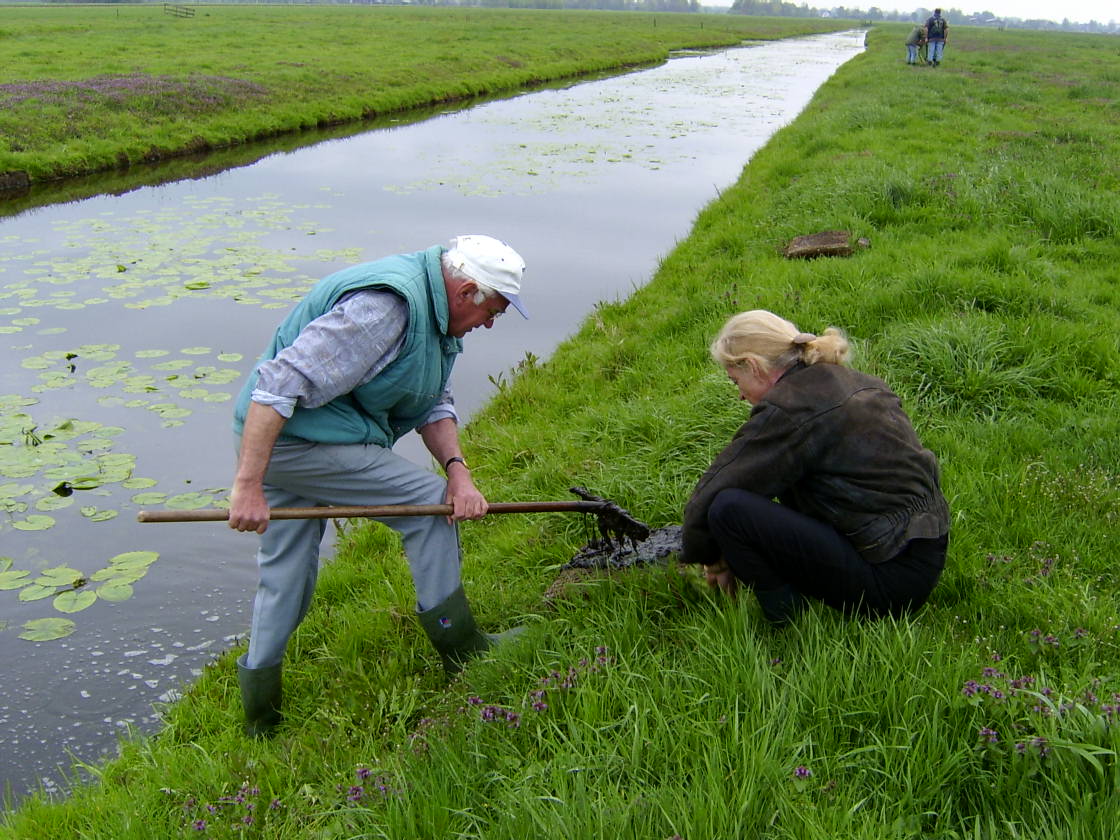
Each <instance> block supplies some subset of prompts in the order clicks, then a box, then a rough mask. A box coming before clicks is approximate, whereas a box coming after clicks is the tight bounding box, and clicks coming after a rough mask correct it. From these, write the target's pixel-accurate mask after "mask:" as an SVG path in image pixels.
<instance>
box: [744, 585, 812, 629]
mask: <svg viewBox="0 0 1120 840" xmlns="http://www.w3.org/2000/svg"><path fill="white" fill-rule="evenodd" d="M754 597H755V598H757V599H758V605H759V606H760V607H762V614H763V615H764V616H765V617H766V620H767V621H769V622H770V623H771V624H773V625H774V626H775V627H783V626H785V625H786V624H789V623H790V621H792V620H793V618H794V616H796V615H797V614H798V613H799V612H801V611H802V610H803V609H805V607H806V605H807V601H806V600H805V596H804V595H802V594H801V593H800V592H798V591H797V590H796V589H794V588H793V587H792V586H789V585H788V584H787V585H786V586H782V587H779V588H778V589H770V590H767V591H765V592H760V591H759V590H757V589H756V590H755V592H754Z"/></svg>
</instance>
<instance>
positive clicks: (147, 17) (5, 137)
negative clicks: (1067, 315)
mask: <svg viewBox="0 0 1120 840" xmlns="http://www.w3.org/2000/svg"><path fill="white" fill-rule="evenodd" d="M195 8H196V9H197V14H196V15H195V16H194V17H191V18H176V17H172V16H170V15H168V14H165V13H164V10H163V7H162V6H161V5H154V4H153V5H136V6H129V5H117V4H113V5H94V6H61V5H59V6H56V5H50V6H9V7H4V11H3V16H2V18H0V21H2V22H0V46H2V48H3V55H4V56H5V57H6V58H7V59H8V60H6V61H4V62H3V67H0V175H3V173H10V172H22V173H26V177H27V179H29V180H30V181H31V182H39V181H43V180H48V179H52V178H60V177H66V176H73V175H80V174H85V173H89V172H94V171H98V170H103V169H110V168H122V167H127V166H129V165H131V164H135V163H137V162H141V161H154V160H161V159H165V158H167V157H171V156H175V155H179V154H185V153H193V152H199V151H205V150H209V149H214V148H222V147H226V146H229V145H231V144H237V143H242V142H245V141H249V140H254V139H261V138H264V137H271V136H275V135H277V134H282V133H285V132H290V131H297V130H299V129H304V128H310V127H314V126H324V125H333V124H338V123H345V122H350V121H353V120H362V119H368V118H371V117H374V116H377V115H381V114H385V113H389V112H393V111H401V110H404V109H409V108H415V107H418V106H423V105H430V104H432V103H437V102H451V101H456V100H460V99H465V98H469V97H473V96H478V95H481V94H487V93H495V92H501V91H509V90H515V89H517V88H519V87H522V86H525V85H532V84H536V83H540V82H544V81H548V80H554V79H562V78H566V77H571V76H578V75H583V74H586V73H592V72H596V71H601V70H615V69H618V68H622V67H628V66H635V65H641V64H649V63H652V62H657V61H661V60H663V59H665V57H666V56H667V55H668V53H669V51H670V50H674V49H682V48H695V47H715V46H727V45H730V44H737V43H739V42H740V41H742V40H745V39H771V38H780V37H787V36H790V35H801V34H807V33H811V32H825V31H830V30H835V29H841V28H846V27H848V26H850V25H851V24H850V22H842V21H822V20H797V19H788V20H782V19H777V18H775V19H758V18H746V17H742V16H731V15H718V16H717V15H684V14H656V15H654V14H630V13H612V12H552V11H513V10H508V9H469V8H423V7H415V8H411V7H401V6H388V7H385V6H381V7H377V6H374V7H371V6H320V7H314V6H277V5H269V6H234V5H216V6H196V7H195ZM0 180H2V179H0ZM22 180H23V179H22V177H21V178H18V179H17V178H13V179H11V183H12V184H17V183H20V182H22ZM0 194H2V193H0Z"/></svg>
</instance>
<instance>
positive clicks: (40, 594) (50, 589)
mask: <svg viewBox="0 0 1120 840" xmlns="http://www.w3.org/2000/svg"><path fill="white" fill-rule="evenodd" d="M57 591H58V587H57V586H43V585H42V584H38V583H29V584H28V585H27V586H25V587H24V588H23V589H21V590H20V591H19V599H20V600H21V601H40V600H42V599H43V598H49V597H51V596H52V595H53V594H54V593H56V592H57Z"/></svg>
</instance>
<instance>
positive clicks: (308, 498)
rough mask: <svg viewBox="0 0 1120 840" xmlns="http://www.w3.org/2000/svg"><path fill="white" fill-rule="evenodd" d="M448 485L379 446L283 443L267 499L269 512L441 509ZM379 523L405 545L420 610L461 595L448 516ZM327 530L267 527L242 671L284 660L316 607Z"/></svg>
mask: <svg viewBox="0 0 1120 840" xmlns="http://www.w3.org/2000/svg"><path fill="white" fill-rule="evenodd" d="M446 486H447V484H446V482H445V481H444V480H443V478H441V477H440V476H438V475H436V474H434V473H432V472H430V471H428V470H426V469H424V468H422V467H419V466H417V465H416V464H413V463H412V462H411V461H409V460H407V459H405V458H402V457H400V456H399V455H395V454H394V453H393V452H392V450H389V449H385V448H384V447H381V446H374V445H360V444H359V445H346V446H333V445H328V444H317V443H304V442H294V441H286V440H281V441H280V442H278V443H277V444H276V446H275V447H274V448H273V450H272V459H271V461H270V462H269V466H268V472H267V473H266V474H265V481H264V493H265V498H267V499H268V503H269V505H270V506H272V507H311V506H316V505H395V504H410V505H411V504H416V505H422V504H442V503H443V499H444V492H445V489H446ZM378 521H380V522H383V523H385V524H386V525H388V526H389V527H390V528H392V529H393V530H395V531H397V532H398V533H399V534H400V535H401V537H402V539H403V541H404V550H405V554H406V555H407V557H408V566H409V570H410V571H411V573H412V581H413V585H414V586H415V587H416V600H417V604H416V608H417V610H425V609H429V608H431V607H434V606H436V605H437V604H440V603H442V602H443V601H444V600H445V599H446V598H447V597H448V596H449V595H451V594H452V593H453V592H454V591H455V590H456V589H457V588H458V586H459V582H460V578H459V574H460V571H459V570H460V563H461V558H460V553H459V532H458V529H457V527H456V526H455V525H453V524H449V523H448V522H447V519H446V517H443V516H393V517H386V518H383V519H379V520H378ZM325 531H326V520H323V519H290V520H277V521H274V522H271V523H269V526H268V529H267V530H266V531H265V532H264V534H262V535H261V538H260V549H259V551H258V552H257V565H258V567H259V570H260V579H259V582H258V584H257V594H256V598H255V600H254V601H253V621H252V626H251V628H250V631H249V652H248V653H247V654H246V655H245V661H244V665H245V667H247V668H267V667H269V666H271V665H276V664H278V663H279V662H280V661H281V660H282V659H283V658H284V650H285V648H286V647H287V645H288V638H289V637H290V636H291V635H292V633H293V632H294V631H295V629H296V627H297V626H298V625H299V623H300V622H301V621H302V620H303V617H304V616H305V615H306V614H307V609H308V607H309V606H310V605H311V596H312V593H313V592H314V590H315V581H316V579H317V577H318V572H319V544H320V542H321V541H322V539H323V534H324V533H325Z"/></svg>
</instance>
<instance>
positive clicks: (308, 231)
mask: <svg viewBox="0 0 1120 840" xmlns="http://www.w3.org/2000/svg"><path fill="white" fill-rule="evenodd" d="M862 41H863V34H862V33H859V32H853V33H840V34H834V35H827V36H816V37H813V38H806V39H798V40H794V41H786V42H780V43H776V44H769V45H766V46H761V47H754V48H750V49H739V50H730V51H727V52H723V53H718V54H714V55H709V56H702V57H701V56H696V57H687V58H679V59H675V60H673V61H670V62H668V63H667V64H666V65H664V66H661V67H657V68H654V69H651V70H646V71H642V72H637V73H632V74H628V75H626V76H621V77H616V78H611V79H605V80H599V81H595V82H592V83H583V84H576V85H572V86H570V87H566V88H563V89H554V90H548V91H543V92H535V93H532V94H526V95H522V96H517V97H514V98H511V99H508V100H501V101H494V102H490V103H487V104H484V105H480V106H477V107H474V108H470V109H467V110H462V111H458V112H449V113H443V114H441V115H439V116H436V117H434V118H432V119H430V120H427V121H425V122H422V123H418V124H413V125H401V126H397V127H393V128H388V129H385V130H379V131H374V132H366V133H362V134H358V135H356V136H352V137H346V138H338V139H332V140H329V141H327V142H323V143H319V144H318V145H315V146H313V147H310V148H305V149H300V150H294V151H291V152H283V153H276V154H272V155H270V156H268V157H266V158H264V159H263V160H260V161H258V162H256V163H253V164H252V165H248V166H241V167H240V168H237V169H234V170H230V171H227V172H222V173H218V174H215V175H213V176H210V177H207V178H204V179H198V180H188V181H181V182H176V183H171V184H166V185H162V186H157V187H150V188H143V189H137V190H134V191H131V192H128V193H127V194H124V195H120V196H104V197H96V198H90V199H87V200H83V201H79V202H74V203H70V204H64V205H57V206H50V207H42V208H39V209H36V210H33V211H28V212H24V213H21V214H19V215H16V216H14V217H12V218H9V219H6V220H3V221H0V249H2V250H0V342H2V345H3V346H4V347H5V348H6V349H5V356H6V358H8V359H9V360H10V363H9V364H8V365H5V366H4V367H3V369H0V417H4V418H7V420H6V421H5V422H7V421H10V420H11V418H12V417H14V416H16V415H18V414H26V415H27V417H28V418H30V420H28V421H25V423H33V424H35V426H36V427H37V428H39V429H45V428H56V427H57V425H58V424H59V423H60V422H62V421H65V420H67V419H70V418H75V419H78V420H80V421H83V422H85V423H89V424H94V426H96V427H97V428H96V429H93V430H92V431H90V432H88V433H87V434H86V435H85V436H84V437H79V438H75V439H73V440H70V441H66V442H62V443H60V444H59V446H61V447H62V449H59V450H57V451H56V453H55V454H56V456H57V457H59V458H62V457H65V458H68V459H71V461H67V464H71V463H72V459H75V458H77V459H85V460H82V461H81V463H82V464H83V465H86V464H97V463H100V462H98V461H97V459H98V458H99V457H101V456H102V455H104V454H106V453H111V454H115V455H124V456H128V457H130V458H133V459H134V462H132V463H131V469H130V475H131V476H132V479H130V480H143V479H147V480H149V481H150V482H151V484H150V486H144V487H140V486H127V485H126V483H125V482H124V481H120V480H117V481H110V482H107V483H105V484H102V485H99V486H95V487H93V488H91V489H88V490H84V491H79V492H76V493H75V494H74V495H75V496H77V497H79V498H78V499H77V500H76V502H75V504H73V505H70V506H68V507H61V508H58V509H53V508H51V509H50V510H49V516H50V517H51V518H53V519H54V520H55V525H54V526H53V527H50V528H47V529H45V530H21V529H19V528H16V527H14V525H13V523H15V522H18V521H20V520H21V517H22V518H24V519H26V517H27V516H29V515H36V513H35V511H36V505H37V504H39V502H40V501H41V500H42V499H44V498H46V494H47V493H48V492H49V487H48V485H50V482H51V481H52V476H53V475H57V474H58V473H52V472H51V470H50V469H38V470H37V471H34V472H32V473H30V474H28V473H27V472H26V470H27V469H28V468H26V466H25V465H24V466H23V467H16V468H13V469H15V470H16V471H17V472H19V470H20V469H22V470H23V473H22V475H18V476H13V475H11V474H10V473H9V472H4V473H2V474H0V502H6V504H5V507H6V509H7V510H8V515H7V517H5V518H3V519H0V541H2V545H3V549H2V555H3V556H4V557H7V558H10V559H11V564H10V565H11V566H12V568H17V569H22V570H29V571H30V572H31V573H32V574H38V573H40V572H41V571H42V570H44V569H47V568H52V567H56V566H59V565H60V564H65V565H66V566H68V567H73V568H75V569H78V570H79V571H81V572H82V573H83V574H86V575H88V574H90V573H91V572H92V571H93V570H96V569H98V568H100V567H102V566H104V565H105V564H106V562H107V561H109V559H110V558H112V557H113V556H115V555H117V554H119V553H121V552H126V551H134V550H148V551H154V552H158V553H159V560H158V561H157V562H156V563H155V564H153V565H152V566H151V569H150V571H149V572H148V574H147V575H146V576H144V577H143V578H142V579H139V580H137V581H135V582H134V584H133V587H134V595H133V597H132V598H131V599H129V600H127V601H124V602H121V603H109V602H103V601H101V600H98V601H97V603H95V604H93V605H92V606H90V607H89V608H88V609H86V610H84V611H82V612H80V613H77V614H75V615H74V616H73V620H74V622H75V625H76V629H75V632H74V633H73V634H72V635H70V636H68V637H67V638H65V639H62V640H59V641H54V642H29V641H25V640H23V639H20V638H19V637H18V634H19V633H20V630H21V628H22V627H23V626H25V623H26V622H27V621H29V620H33V619H36V618H40V617H44V616H50V615H52V614H54V615H57V613H56V612H54V611H53V610H52V606H51V604H52V602H51V600H50V599H42V600H37V601H31V602H24V601H19V600H18V599H17V597H16V595H17V591H16V590H0V624H3V625H4V629H3V631H2V632H0V656H2V657H3V658H4V661H5V662H6V663H8V664H7V668H6V679H5V680H4V684H3V686H0V775H2V777H3V779H4V780H5V782H6V783H8V784H10V785H11V786H12V788H13V790H14V791H15V792H16V793H19V792H20V791H22V790H24V789H26V788H27V787H28V786H29V785H34V784H36V783H37V782H38V781H39V780H41V779H57V778H58V774H57V773H56V771H55V765H56V764H60V763H61V764H65V763H66V754H67V752H73V753H74V754H75V755H77V756H79V757H80V758H82V759H84V760H94V759H96V757H97V755H98V754H99V753H100V752H101V751H102V750H104V749H107V748H109V749H111V748H112V745H113V743H114V739H115V737H116V734H117V733H118V731H119V730H120V729H121V727H122V726H123V725H135V726H137V727H139V728H140V729H143V730H146V729H150V728H151V727H152V726H154V724H155V719H154V714H153V712H152V711H151V706H152V704H153V703H155V702H159V701H161V700H165V699H169V698H171V697H173V696H174V692H175V691H176V690H178V688H179V687H180V685H181V684H182V683H183V682H185V681H189V680H190V679H192V678H193V677H194V676H195V675H196V674H197V673H198V670H199V669H200V668H201V667H202V666H203V665H204V664H205V662H206V661H208V659H209V657H211V656H213V655H214V654H216V653H218V652H220V651H222V650H224V649H225V648H226V647H227V646H228V645H229V643H230V642H231V640H233V639H235V638H236V636H237V634H239V633H242V632H244V630H245V629H246V627H247V623H248V609H249V603H248V602H249V596H250V593H251V590H252V587H253V585H254V581H255V568H254V565H253V562H252V555H253V550H254V542H255V541H254V539H253V537H252V536H249V535H239V534H233V533H231V532H229V531H228V530H227V529H224V528H223V527H220V526H216V525H208V524H191V525H188V524H176V525H137V524H136V523H135V521H134V520H135V514H136V510H137V509H138V508H139V507H141V506H143V505H144V504H145V503H144V502H142V501H137V498H138V497H139V498H140V499H141V500H142V499H144V498H150V497H145V496H141V494H142V493H161V494H164V497H174V496H177V495H181V494H188V493H189V494H201V495H202V497H204V498H205V499H208V500H212V501H211V502H210V503H213V504H218V503H220V499H221V497H222V496H223V495H224V492H225V489H226V488H227V487H228V482H229V480H230V476H231V474H232V447H231V440H230V431H229V412H230V402H229V396H230V395H232V394H233V393H234V392H235V391H236V388H237V387H238V381H235V380H239V379H240V377H241V376H243V375H244V373H245V372H246V371H247V370H248V368H249V367H250V365H251V363H252V360H253V359H254V358H255V356H256V355H257V353H258V352H259V351H260V350H261V348H262V347H263V346H264V344H265V342H266V340H267V338H268V336H269V334H270V333H271V330H272V328H273V327H274V326H275V324H276V322H277V321H278V320H279V319H280V317H281V316H282V314H283V312H284V310H285V309H287V308H288V307H289V306H290V305H291V303H292V301H293V300H294V299H296V298H297V297H298V296H299V295H300V294H301V293H302V291H303V290H304V289H306V288H307V287H308V286H309V285H310V284H311V283H312V282H314V281H315V280H316V279H318V278H319V277H321V276H323V275H325V274H327V273H329V272H330V271H333V270H336V269H338V268H342V267H344V266H346V265H348V264H351V263H353V262H356V261H360V260H364V259H374V258H377V257H380V256H384V255H386V254H391V253H396V252H399V251H406V250H416V249H420V248H423V247H426V246H428V245H430V244H433V243H440V242H446V241H447V240H448V239H449V238H450V237H452V236H454V235H457V234H460V233H470V232H478V233H490V234H492V235H496V236H500V237H501V238H503V239H506V240H507V241H509V242H510V243H511V244H512V245H513V246H514V247H515V248H517V250H518V251H519V252H520V253H521V254H522V255H523V256H524V257H525V258H526V261H527V263H528V270H527V273H526V279H525V290H524V298H525V300H526V302H527V304H528V306H529V307H530V310H531V311H532V312H533V313H534V318H533V320H532V321H529V322H525V321H522V320H521V319H519V318H504V319H502V321H501V322H500V323H499V325H498V326H497V327H496V328H495V329H493V330H488V331H484V333H482V334H475V335H472V336H470V337H469V338H468V340H467V345H466V352H465V354H464V355H463V357H462V359H461V361H460V362H459V363H458V365H457V366H456V370H455V378H454V386H455V389H456V394H457V402H458V405H459V407H460V409H461V410H462V412H463V413H464V414H465V415H467V416H469V415H470V413H471V412H472V411H474V410H475V409H477V407H478V406H479V405H481V403H482V402H483V401H484V400H485V399H486V398H487V396H488V394H489V393H490V392H491V390H492V385H491V380H492V379H495V378H499V377H501V376H503V375H505V374H506V373H507V372H508V371H509V370H510V369H511V368H513V367H514V366H515V365H516V364H517V362H518V361H519V360H521V359H523V358H524V357H525V355H526V354H527V353H533V354H535V355H536V356H539V357H542V358H543V357H547V356H548V355H549V354H550V353H551V352H552V350H553V349H554V348H555V347H556V346H557V344H558V343H559V342H561V341H562V340H563V339H564V338H565V337H566V336H568V335H570V334H572V333H573V332H574V330H575V329H576V327H577V326H578V324H579V323H580V321H581V320H582V318H583V317H584V316H585V315H586V313H587V312H588V311H589V310H590V308H591V307H592V306H593V304H594V303H595V302H597V301H600V300H613V299H616V298H620V297H625V296H626V295H628V294H629V293H630V292H631V291H632V290H633V289H635V288H637V287H639V286H641V285H643V284H644V283H645V282H646V280H647V279H648V278H649V277H650V275H651V274H652V273H653V271H654V270H655V269H656V266H657V263H658V260H659V258H660V257H661V256H662V255H663V254H664V253H665V252H666V251H668V250H669V249H670V248H671V247H672V246H673V244H674V243H675V241H676V240H677V239H678V238H680V237H683V236H685V235H687V232H688V228H689V225H690V224H691V222H692V220H693V218H694V217H695V215H696V213H697V212H698V211H699V210H700V208H701V207H703V206H704V205H705V204H706V203H708V202H709V201H710V200H711V199H713V198H714V197H715V196H716V194H717V192H718V190H719V189H721V188H723V187H725V186H726V185H728V184H730V183H732V182H733V181H734V180H735V179H736V178H737V176H738V174H739V172H740V171H741V169H742V167H743V165H744V164H745V163H746V161H747V160H748V158H749V157H750V155H751V154H752V153H753V152H754V151H755V149H757V148H758V146H759V145H761V143H763V142H764V141H765V140H766V139H767V138H768V137H769V136H770V135H771V134H772V133H773V131H774V130H776V129H777V128H778V127H780V126H781V125H783V124H785V123H786V122H788V121H790V120H791V119H792V118H793V117H794V116H795V115H796V114H797V113H798V112H799V111H800V110H801V108H802V107H803V106H804V105H805V104H806V103H807V102H808V100H809V98H810V97H811V96H812V93H813V92H814V91H815V90H816V88H817V87H818V86H819V85H820V84H821V83H822V82H823V81H824V80H825V79H826V78H827V77H828V76H829V75H831V73H832V72H833V71H834V70H835V68H836V67H837V66H839V65H840V64H841V63H843V61H845V60H846V59H847V58H849V57H851V56H853V55H855V54H856V53H858V52H859V51H860V50H861V49H862ZM71 368H72V369H71ZM227 369H233V370H234V371H235V372H236V376H235V377H232V378H229V379H227V378H225V377H226V376H227V375H226V374H223V373H222V371H223V370H227ZM94 371H96V373H93V372H94ZM8 428H9V429H10V428H11V426H10V424H9V427H8ZM109 430H116V431H109ZM91 441H92V442H91ZM15 448H16V447H14V446H13V447H0V450H13V449H15ZM398 449H399V450H400V451H402V452H403V453H404V454H405V455H407V456H408V457H412V458H415V459H416V460H418V461H419V462H421V463H427V459H426V456H425V455H424V453H423V452H422V449H421V447H420V446H419V443H418V441H417V440H416V438H415V436H412V437H410V438H408V439H406V440H405V441H402V443H401V444H400V445H399V447H398ZM3 464H4V462H3V461H2V459H0V465H3ZM9 466H10V465H9ZM51 469H55V470H62V471H63V472H65V470H66V469H71V470H73V469H74V467H72V466H64V467H53V468H51ZM144 483H147V482H144ZM9 484H19V485H21V486H22V485H30V486H31V488H32V489H30V490H27V491H25V492H23V493H21V494H20V495H18V496H14V495H12V494H13V493H14V490H12V489H10V488H9V489H8V490H7V491H5V490H4V489H3V488H4V487H5V486H6V485H9ZM5 492H7V493H8V494H9V495H8V496H4V495H3V494H4V493H5ZM195 498H197V496H195ZM21 504H22V505H24V506H25V507H26V508H27V510H24V511H17V510H15V509H14V507H13V505H14V506H17V507H18V505H21ZM52 504H53V503H52ZM193 506H198V505H193ZM48 507H50V506H49V505H48ZM91 507H96V508H97V509H98V510H114V511H116V512H118V513H119V515H117V516H115V518H111V519H108V520H106V521H92V520H91V518H90V517H89V516H86V515H83V514H82V513H81V510H82V509H83V508H86V509H88V508H91ZM38 510H40V511H41V510H42V509H41V508H39V509H38ZM41 515H47V514H46V513H43V514H41Z"/></svg>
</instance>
